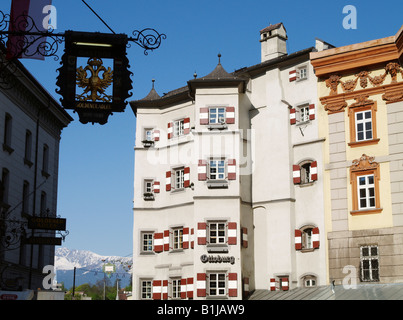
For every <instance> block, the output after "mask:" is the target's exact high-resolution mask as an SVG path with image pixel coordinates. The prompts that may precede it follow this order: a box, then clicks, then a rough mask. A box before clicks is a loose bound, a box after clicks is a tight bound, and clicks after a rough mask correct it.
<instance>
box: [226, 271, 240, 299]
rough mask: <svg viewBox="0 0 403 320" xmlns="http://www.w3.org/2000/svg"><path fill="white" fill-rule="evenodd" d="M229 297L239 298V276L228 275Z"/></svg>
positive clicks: (234, 274) (235, 274)
mask: <svg viewBox="0 0 403 320" xmlns="http://www.w3.org/2000/svg"><path fill="white" fill-rule="evenodd" d="M228 296H229V297H237V296H238V274H237V273H228Z"/></svg>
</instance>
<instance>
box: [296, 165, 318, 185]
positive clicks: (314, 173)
mask: <svg viewBox="0 0 403 320" xmlns="http://www.w3.org/2000/svg"><path fill="white" fill-rule="evenodd" d="M317 167H318V164H317V162H316V161H313V160H305V161H302V162H300V163H299V164H296V165H293V182H294V184H301V185H302V184H307V183H311V182H314V181H316V180H318V169H317Z"/></svg>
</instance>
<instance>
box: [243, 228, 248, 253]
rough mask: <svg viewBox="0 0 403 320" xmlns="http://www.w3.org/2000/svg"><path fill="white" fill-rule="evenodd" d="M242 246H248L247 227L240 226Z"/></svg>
mask: <svg viewBox="0 0 403 320" xmlns="http://www.w3.org/2000/svg"><path fill="white" fill-rule="evenodd" d="M242 247H244V248H247V247H248V228H245V227H243V228H242Z"/></svg>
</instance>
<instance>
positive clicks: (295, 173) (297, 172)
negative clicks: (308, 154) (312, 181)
mask: <svg viewBox="0 0 403 320" xmlns="http://www.w3.org/2000/svg"><path fill="white" fill-rule="evenodd" d="M292 180H293V182H294V184H297V183H301V168H300V166H299V165H297V164H294V165H293V166H292Z"/></svg>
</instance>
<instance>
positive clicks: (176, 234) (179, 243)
mask: <svg viewBox="0 0 403 320" xmlns="http://www.w3.org/2000/svg"><path fill="white" fill-rule="evenodd" d="M172 245H173V246H172V248H173V249H174V250H178V249H183V229H182V228H176V229H173V230H172Z"/></svg>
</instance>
